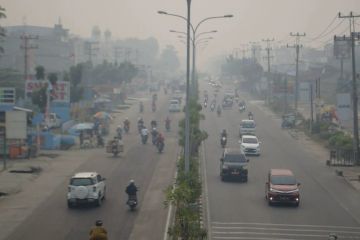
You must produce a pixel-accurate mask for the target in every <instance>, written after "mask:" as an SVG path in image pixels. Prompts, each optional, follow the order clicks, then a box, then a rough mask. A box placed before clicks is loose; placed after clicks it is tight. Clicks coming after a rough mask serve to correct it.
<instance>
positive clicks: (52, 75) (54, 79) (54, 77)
mask: <svg viewBox="0 0 360 240" xmlns="http://www.w3.org/2000/svg"><path fill="white" fill-rule="evenodd" d="M48 80H49V82H50V83H51V85H53V86H54V85H56V82H57V80H58V76H57V74H56V73H49V75H48Z"/></svg>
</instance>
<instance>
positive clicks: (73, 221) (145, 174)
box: [7, 94, 182, 240]
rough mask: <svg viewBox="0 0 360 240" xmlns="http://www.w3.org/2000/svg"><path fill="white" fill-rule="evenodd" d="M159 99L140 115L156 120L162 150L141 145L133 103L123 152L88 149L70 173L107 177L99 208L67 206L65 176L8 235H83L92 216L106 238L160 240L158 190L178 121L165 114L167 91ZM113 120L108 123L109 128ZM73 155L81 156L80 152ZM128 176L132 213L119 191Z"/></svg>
mask: <svg viewBox="0 0 360 240" xmlns="http://www.w3.org/2000/svg"><path fill="white" fill-rule="evenodd" d="M159 98H160V99H159V100H158V111H157V112H155V113H152V112H149V109H150V103H149V101H146V102H145V113H144V114H141V116H143V118H144V120H145V123H146V124H147V125H149V123H150V120H152V119H156V120H157V121H158V122H159V124H160V127H159V128H160V130H161V131H162V132H164V134H165V139H166V140H165V144H166V145H165V149H164V153H162V154H159V153H157V151H156V149H155V147H154V146H153V145H152V144H151V141H149V142H148V143H147V145H145V146H144V145H142V144H141V142H140V137H139V136H138V134H137V129H136V120H137V117H138V116H140V114H139V113H138V106H137V105H136V106H133V108H132V109H130V110H129V111H128V112H129V113H128V114H127V116H128V117H129V119H130V121H131V123H132V124H131V130H130V133H129V134H128V135H125V136H124V142H125V152H124V153H123V154H122V155H121V156H120V157H117V158H114V157H112V156H111V155H109V154H106V153H105V149H92V150H87V151H92V152H93V155H92V157H91V158H89V159H88V160H87V161H86V163H84V164H83V165H81V166H80V167H79V168H78V169H74V172H79V171H97V172H99V173H100V174H102V175H103V176H104V177H106V178H107V180H106V181H107V196H106V200H105V201H104V202H103V205H102V206H101V207H99V208H97V207H81V208H76V209H68V208H67V205H66V192H67V184H68V181H65V182H63V183H62V184H61V185H59V186H58V187H57V188H56V189H53V193H52V194H51V196H50V197H49V198H48V199H44V201H43V204H42V205H41V206H40V207H39V208H38V209H36V210H35V211H34V212H33V213H32V215H31V216H30V217H29V218H27V219H26V220H25V221H24V222H22V223H21V224H20V226H19V227H18V228H16V229H15V231H14V232H13V233H12V234H11V235H10V236H9V237H8V238H7V239H9V240H16V239H18V240H20V239H21V240H26V239H29V240H30V239H31V240H32V239H43V240H48V239H59V240H60V239H62V240H63V239H67V240H75V239H76V240H79V239H88V233H89V230H90V228H91V227H92V226H93V224H94V221H95V220H96V219H102V220H103V221H104V223H105V227H106V229H107V230H108V232H109V237H110V239H150V240H151V239H153V240H158V239H161V238H162V237H163V235H164V231H165V223H166V217H167V209H164V206H163V201H164V194H163V190H164V189H165V188H166V187H167V186H169V185H170V184H171V183H172V182H173V176H174V172H175V166H176V159H177V154H178V140H177V132H178V131H177V122H178V120H179V119H180V118H181V116H182V114H181V113H179V114H171V115H170V114H169V113H168V111H167V106H168V104H167V102H168V98H169V96H167V95H162V94H161V95H160V97H159ZM167 115H170V116H171V118H172V130H171V131H170V132H165V127H164V120H165V118H166V116H167ZM117 116H118V117H117V118H116V119H115V122H117V123H119V122H120V121H121V122H122V121H123V120H124V117H125V116H124V115H117ZM120 116H121V117H120ZM116 125H117V124H114V125H113V126H112V132H114V128H115V127H116ZM76 157H81V154H79V155H78V156H76ZM71 175H72V174H69V177H70V176H71ZM130 179H135V181H136V184H137V185H138V186H139V188H140V192H139V203H140V204H139V206H138V208H137V211H136V212H130V211H129V209H128V206H127V205H126V204H125V202H126V199H127V196H126V194H125V192H124V190H125V187H126V185H127V184H128V182H129V180H130ZM39 191H41V189H39ZM34 194H36V193H34ZM145 197H146V198H145ZM153 219H157V221H153Z"/></svg>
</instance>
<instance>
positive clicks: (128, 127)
mask: <svg viewBox="0 0 360 240" xmlns="http://www.w3.org/2000/svg"><path fill="white" fill-rule="evenodd" d="M124 130H125V133H126V134H127V133H129V130H130V126H129V125H128V124H125V125H124Z"/></svg>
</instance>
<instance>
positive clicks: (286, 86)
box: [284, 76, 288, 115]
mask: <svg viewBox="0 0 360 240" xmlns="http://www.w3.org/2000/svg"><path fill="white" fill-rule="evenodd" d="M287 91H288V80H287V77H286V76H285V77H284V115H285V114H287Z"/></svg>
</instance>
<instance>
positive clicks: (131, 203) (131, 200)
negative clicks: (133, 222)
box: [126, 195, 137, 211]
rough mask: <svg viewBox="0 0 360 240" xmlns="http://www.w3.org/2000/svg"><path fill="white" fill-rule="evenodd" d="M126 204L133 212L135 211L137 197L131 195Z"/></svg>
mask: <svg viewBox="0 0 360 240" xmlns="http://www.w3.org/2000/svg"><path fill="white" fill-rule="evenodd" d="M126 204H127V205H128V206H129V207H130V210H131V211H134V210H135V208H136V206H137V197H136V195H129V199H128V201H127V202H126Z"/></svg>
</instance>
